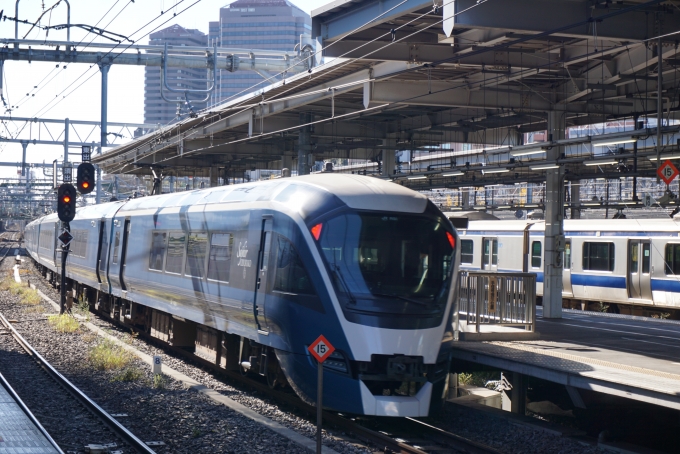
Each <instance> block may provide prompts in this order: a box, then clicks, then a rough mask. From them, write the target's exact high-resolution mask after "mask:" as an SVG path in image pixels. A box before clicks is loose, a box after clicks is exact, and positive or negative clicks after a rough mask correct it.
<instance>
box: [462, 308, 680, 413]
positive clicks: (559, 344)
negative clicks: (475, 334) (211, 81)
mask: <svg viewBox="0 0 680 454" xmlns="http://www.w3.org/2000/svg"><path fill="white" fill-rule="evenodd" d="M536 312H537V313H536V331H537V332H538V339H535V340H518V341H488V342H472V341H460V342H456V343H455V344H454V353H453V355H454V358H456V359H459V360H465V361H470V362H474V363H479V364H484V365H486V366H490V367H493V368H497V369H500V370H503V371H508V372H515V373H519V374H523V375H528V376H532V377H537V378H541V379H545V380H549V381H551V382H556V383H560V384H564V385H565V386H567V387H568V389H569V387H573V388H579V389H587V390H592V391H596V392H600V393H605V394H610V395H615V396H619V397H625V398H629V399H634V400H638V401H641V402H646V403H649V404H653V405H659V406H663V407H668V408H673V409H680V321H675V320H658V319H653V318H647V317H637V316H630V315H618V314H605V313H602V314H600V313H594V312H583V311H577V310H568V309H564V310H563V318H562V319H544V318H542V310H541V308H540V307H537V311H536ZM570 394H571V393H570Z"/></svg>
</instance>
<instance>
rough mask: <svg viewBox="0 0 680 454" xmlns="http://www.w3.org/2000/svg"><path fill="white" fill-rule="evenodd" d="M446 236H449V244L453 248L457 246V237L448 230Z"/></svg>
mask: <svg viewBox="0 0 680 454" xmlns="http://www.w3.org/2000/svg"><path fill="white" fill-rule="evenodd" d="M446 238H448V240H449V244H450V245H451V248H452V249H453V248H455V247H456V239H455V238H454V237H453V235H451V234H450V233H449V232H446Z"/></svg>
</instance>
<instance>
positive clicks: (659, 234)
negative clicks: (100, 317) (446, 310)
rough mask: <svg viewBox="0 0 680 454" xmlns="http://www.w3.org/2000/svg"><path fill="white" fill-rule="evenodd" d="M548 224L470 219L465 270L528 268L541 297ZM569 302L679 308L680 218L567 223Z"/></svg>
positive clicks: (636, 309)
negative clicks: (545, 235)
mask: <svg viewBox="0 0 680 454" xmlns="http://www.w3.org/2000/svg"><path fill="white" fill-rule="evenodd" d="M544 230H545V222H544V221H500V220H482V221H470V222H469V224H468V228H467V229H459V234H460V235H461V242H460V248H461V269H468V270H480V269H488V270H498V271H528V272H534V273H536V275H537V279H536V281H537V295H542V294H543V266H544V262H543V258H544V249H545V248H544ZM564 232H565V237H566V242H565V251H564V255H563V260H562V263H563V271H562V273H563V274H562V275H563V280H562V282H563V292H562V295H563V301H564V306H565V307H574V308H579V307H580V308H585V307H586V306H587V305H590V304H591V303H595V305H597V304H599V303H608V304H610V305H611V303H613V304H614V305H615V306H612V307H615V308H616V309H617V310H619V311H620V312H622V313H631V314H640V315H650V314H654V313H656V311H659V310H661V311H663V310H668V309H678V308H680V233H679V232H680V219H639V220H638V219H619V220H614V219H603V220H566V221H564Z"/></svg>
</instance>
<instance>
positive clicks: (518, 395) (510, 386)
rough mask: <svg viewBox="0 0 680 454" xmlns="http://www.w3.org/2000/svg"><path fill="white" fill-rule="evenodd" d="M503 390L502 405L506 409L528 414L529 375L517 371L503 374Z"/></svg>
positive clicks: (519, 413) (522, 414)
mask: <svg viewBox="0 0 680 454" xmlns="http://www.w3.org/2000/svg"><path fill="white" fill-rule="evenodd" d="M501 383H502V384H503V387H504V389H503V392H502V394H501V406H502V409H503V410H505V411H509V412H512V413H516V414H518V415H521V416H524V415H525V414H526V399H527V376H526V375H522V374H520V373H517V372H509V373H508V372H503V373H502V374H501Z"/></svg>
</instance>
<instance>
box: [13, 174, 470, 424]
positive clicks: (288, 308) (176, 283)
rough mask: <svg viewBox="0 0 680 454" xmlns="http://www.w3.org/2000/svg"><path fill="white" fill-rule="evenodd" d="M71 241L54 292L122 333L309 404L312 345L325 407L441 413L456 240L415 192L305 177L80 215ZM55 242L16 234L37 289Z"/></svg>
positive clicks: (53, 231)
mask: <svg viewBox="0 0 680 454" xmlns="http://www.w3.org/2000/svg"><path fill="white" fill-rule="evenodd" d="M70 228H71V233H72V235H73V236H74V240H73V242H72V244H71V246H70V252H69V254H68V257H67V267H66V275H67V277H68V279H70V281H71V283H72V285H73V286H74V288H75V290H76V291H77V292H78V295H79V296H80V297H82V298H83V299H85V300H87V301H89V302H90V304H91V306H92V307H93V309H94V310H98V311H100V312H103V313H106V314H108V315H109V316H111V317H113V318H115V319H118V320H120V321H121V322H123V323H125V324H127V325H128V326H131V327H134V328H136V329H140V330H146V331H147V332H148V333H149V334H150V335H151V336H154V337H156V338H158V339H160V340H162V341H165V342H168V343H170V344H172V345H175V346H180V347H185V348H187V349H189V350H191V351H195V353H196V354H197V355H199V356H202V357H203V358H204V359H207V360H209V361H211V362H213V363H215V364H217V365H219V366H221V367H224V368H227V369H230V370H241V372H243V373H259V374H261V375H263V376H265V377H266V378H267V380H268V381H269V383H270V385H272V386H275V385H277V384H284V385H285V384H286V383H287V384H289V385H290V386H292V388H293V389H294V390H295V392H296V393H297V394H298V395H299V396H300V397H301V398H302V399H303V400H305V401H306V402H308V403H313V402H314V401H315V396H316V375H317V374H316V369H317V366H316V362H315V360H314V359H313V358H312V356H311V355H310V353H309V352H308V351H307V347H308V346H309V345H310V344H311V343H312V342H313V341H314V340H315V339H316V338H317V337H318V336H319V335H321V334H323V335H324V336H325V337H326V338H327V339H328V340H329V341H330V342H331V343H332V344H333V346H334V347H335V348H336V351H335V352H334V353H333V354H332V355H331V357H330V359H328V360H326V362H324V368H325V372H326V373H325V374H324V391H325V392H324V406H325V407H327V408H330V409H334V410H337V411H342V412H348V413H354V414H365V415H385V416H426V415H428V413H429V412H430V409H431V408H435V407H438V406H440V405H441V404H442V402H443V395H444V393H445V387H446V385H447V380H446V378H447V373H448V370H449V363H450V355H449V351H448V348H449V347H450V342H451V341H452V333H451V317H452V314H451V310H452V309H451V307H452V302H453V295H454V290H455V288H456V279H457V268H458V261H459V260H460V255H459V251H458V248H457V247H456V245H457V241H458V236H457V233H456V231H455V229H454V228H453V226H452V225H451V223H450V222H449V220H448V219H447V218H446V217H445V216H444V215H443V214H442V213H441V212H440V211H439V210H438V209H437V208H436V207H435V206H434V205H433V204H432V203H431V202H430V201H428V199H427V198H426V197H424V196H422V195H420V194H418V193H416V192H413V191H411V190H408V189H405V188H403V187H401V186H399V185H396V184H393V183H389V182H384V181H381V180H378V179H374V178H370V177H361V176H355V175H340V174H320V175H312V176H304V177H295V178H282V179H277V180H271V181H264V182H257V183H249V184H242V185H235V186H223V187H217V188H211V189H205V190H197V191H188V192H182V193H175V194H166V195H160V196H153V197H144V198H138V199H132V200H128V201H125V202H110V203H106V204H102V205H96V206H89V207H86V208H79V209H78V212H77V216H76V218H75V219H74V220H73V221H72V222H71V223H70ZM59 230H60V229H59V222H58V220H57V217H56V215H54V214H52V215H49V216H45V217H43V218H40V219H38V220H35V221H33V222H31V223H30V224H29V225H28V226H27V227H26V230H25V240H26V249H27V251H28V252H29V254H30V255H31V257H32V258H33V259H34V260H35V261H36V262H37V263H38V264H39V266H40V267H41V268H42V270H43V272H44V273H45V275H49V276H50V277H51V278H52V279H54V278H55V276H56V275H57V273H58V272H59V270H58V267H59V266H60V256H59V253H60V252H59V250H58V248H56V247H55V246H56V244H57V239H56V237H57V235H58V234H59Z"/></svg>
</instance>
